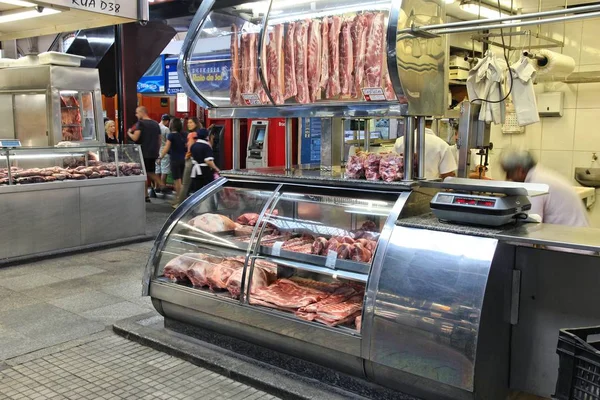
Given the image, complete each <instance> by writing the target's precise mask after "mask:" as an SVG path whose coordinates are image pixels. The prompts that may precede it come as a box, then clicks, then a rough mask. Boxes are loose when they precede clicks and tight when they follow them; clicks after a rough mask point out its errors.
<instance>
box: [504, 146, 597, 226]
mask: <svg viewBox="0 0 600 400" xmlns="http://www.w3.org/2000/svg"><path fill="white" fill-rule="evenodd" d="M500 165H501V166H502V169H503V170H504V171H506V178H507V179H508V180H510V181H514V182H527V183H543V184H546V185H548V186H549V188H550V189H549V191H548V194H547V195H543V196H537V197H532V198H530V201H531V211H530V212H529V213H530V214H538V215H539V216H540V217H542V222H544V223H547V224H557V225H568V226H583V227H586V226H589V220H588V216H587V212H586V210H585V207H584V206H583V202H582V201H581V199H580V198H579V196H578V195H577V192H576V191H575V189H574V188H573V186H572V185H571V184H570V183H569V182H568V181H567V180H566V179H565V178H563V177H562V176H560V175H558V174H557V173H555V172H552V171H549V170H546V169H544V168H542V167H540V166H539V165H537V162H536V161H535V159H534V158H533V156H532V155H531V153H529V152H528V151H525V150H508V151H505V152H504V153H502V154H501V155H500Z"/></svg>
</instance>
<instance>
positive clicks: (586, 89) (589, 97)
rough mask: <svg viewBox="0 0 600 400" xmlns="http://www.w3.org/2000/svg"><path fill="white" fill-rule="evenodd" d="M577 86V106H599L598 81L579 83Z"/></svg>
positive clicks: (599, 88)
mask: <svg viewBox="0 0 600 400" xmlns="http://www.w3.org/2000/svg"><path fill="white" fill-rule="evenodd" d="M598 67H599V69H598V71H600V66H598ZM577 86H578V89H577V108H600V83H580V84H579V85H577Z"/></svg>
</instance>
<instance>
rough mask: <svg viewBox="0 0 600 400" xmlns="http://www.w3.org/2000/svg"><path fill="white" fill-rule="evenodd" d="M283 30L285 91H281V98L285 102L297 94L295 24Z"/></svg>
mask: <svg viewBox="0 0 600 400" xmlns="http://www.w3.org/2000/svg"><path fill="white" fill-rule="evenodd" d="M286 28H287V29H286V30H285V43H284V53H285V54H284V67H283V68H284V76H285V89H284V91H283V97H284V99H285V100H287V99H289V98H290V97H294V96H295V95H296V94H298V87H297V86H296V69H295V68H296V66H295V64H296V47H295V45H294V41H295V36H294V35H295V33H296V24H295V23H289V24H287V26H286Z"/></svg>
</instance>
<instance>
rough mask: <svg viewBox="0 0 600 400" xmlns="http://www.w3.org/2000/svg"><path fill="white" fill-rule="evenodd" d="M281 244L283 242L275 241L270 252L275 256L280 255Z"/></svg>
mask: <svg viewBox="0 0 600 400" xmlns="http://www.w3.org/2000/svg"><path fill="white" fill-rule="evenodd" d="M281 246H283V242H275V244H274V245H273V251H272V252H271V254H272V255H274V256H275V257H279V256H280V255H281Z"/></svg>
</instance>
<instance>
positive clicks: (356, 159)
mask: <svg viewBox="0 0 600 400" xmlns="http://www.w3.org/2000/svg"><path fill="white" fill-rule="evenodd" d="M365 158H366V155H365V154H364V153H358V154H355V155H352V156H350V159H349V160H348V163H347V164H346V178H348V179H360V178H364V176H365Z"/></svg>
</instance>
